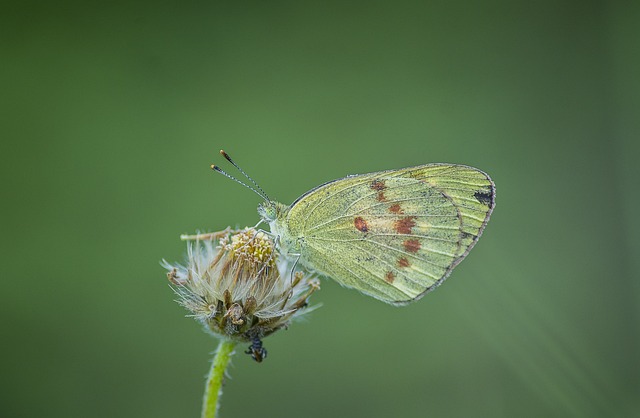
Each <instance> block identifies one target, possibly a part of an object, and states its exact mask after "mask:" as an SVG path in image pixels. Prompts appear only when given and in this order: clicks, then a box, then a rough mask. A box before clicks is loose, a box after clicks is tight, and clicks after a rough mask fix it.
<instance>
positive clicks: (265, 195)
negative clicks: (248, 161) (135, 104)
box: [220, 150, 271, 202]
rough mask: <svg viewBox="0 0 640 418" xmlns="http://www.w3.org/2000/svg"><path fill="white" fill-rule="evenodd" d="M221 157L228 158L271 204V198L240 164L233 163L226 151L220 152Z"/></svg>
mask: <svg viewBox="0 0 640 418" xmlns="http://www.w3.org/2000/svg"><path fill="white" fill-rule="evenodd" d="M220 155H222V156H223V157H224V158H226V160H227V161H229V162H230V163H231V165H233V166H234V167H235V168H237V169H238V171H240V172H241V173H242V174H243V175H244V176H245V177H246V178H248V179H249V181H250V182H251V183H253V185H254V186H256V188H257V189H258V190H260V192H261V193H260V194H261V195H262V197H263V198H264V199H265V200H266V201H267V202H271V199H269V196H267V194H266V193H265V192H264V190H262V187H260V185H259V184H258V183H256V181H255V180H254V179H252V178H251V176H249V175H248V174H247V173H245V172H244V170H243V169H241V168H240V166H239V165H238V164H236V163H235V162H233V160H232V159H231V157H229V154H227V153H226V152H224V150H220Z"/></svg>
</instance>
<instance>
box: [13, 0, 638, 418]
mask: <svg viewBox="0 0 640 418" xmlns="http://www.w3.org/2000/svg"><path fill="white" fill-rule="evenodd" d="M639 4H640V3H638V2H631V1H541V2H530V1H483V2H471V1H460V2H446V1H438V2H419V1H397V2H377V1H374V2H359V1H352V2H313V3H311V2H296V1H254V2H213V1H210V2H206V1H185V2H164V1H153V2H151V1H147V2H128V1H127V2H119V1H115V2H102V3H97V2H92V3H87V2H69V1H62V2H42V3H36V2H30V1H25V2H13V4H12V5H8V4H7V5H4V6H3V12H2V15H0V20H1V22H0V33H1V34H2V36H1V40H0V42H1V56H2V63H1V64H0V74H1V80H2V81H1V82H2V89H1V90H2V91H1V93H0V106H1V108H0V118H1V121H2V131H1V132H0V135H1V137H0V139H1V150H0V152H1V156H2V164H1V165H0V170H1V172H2V182H1V187H2V205H1V209H0V210H1V211H2V213H1V216H0V222H1V224H2V240H1V242H2V248H0V254H1V256H2V298H1V299H2V303H0V314H1V319H0V320H1V324H0V325H1V327H2V328H1V332H2V345H1V356H0V364H1V370H2V371H1V386H0V416H2V417H36V416H38V417H154V418H159V417H197V416H199V413H200V401H201V396H202V391H203V384H204V376H205V374H206V372H207V370H208V366H209V361H210V353H211V352H212V351H213V350H214V349H215V347H216V341H215V340H214V339H213V338H212V337H210V336H208V335H206V334H204V333H203V332H201V330H200V327H199V326H198V325H197V324H196V323H195V322H194V321H192V320H191V319H189V318H185V317H184V315H185V312H184V310H183V309H182V308H181V307H179V306H178V305H177V304H176V303H174V302H173V299H174V296H173V294H172V292H171V290H170V289H169V287H168V285H167V281H166V277H165V272H164V271H163V269H162V268H161V267H160V265H159V261H160V260H161V259H162V258H167V259H168V260H171V261H179V260H182V258H183V256H184V253H185V246H184V244H183V243H182V242H180V241H179V239H178V236H179V234H181V233H189V232H194V231H195V230H198V229H200V230H218V229H223V228H224V227H226V226H228V225H231V226H245V225H253V224H255V223H256V221H257V219H258V218H257V214H256V212H255V207H256V205H257V204H258V203H259V198H258V197H257V196H256V195H254V194H252V193H251V192H250V191H248V190H246V189H244V188H242V187H240V186H239V185H237V184H235V183H233V182H231V181H229V180H227V179H225V178H223V177H222V176H219V175H216V174H215V173H212V172H211V171H210V169H209V165H210V164H211V163H213V162H215V163H222V164H223V166H224V161H223V160H222V159H221V157H220V156H219V155H218V154H217V152H218V150H219V149H220V148H224V149H225V150H227V151H228V152H229V153H230V154H231V155H232V156H234V157H235V159H236V160H237V161H238V162H239V163H240V164H241V165H242V166H243V167H244V168H245V169H246V170H247V171H248V172H249V173H251V174H253V176H254V177H255V178H256V179H257V180H258V181H259V182H260V184H261V185H262V187H263V188H264V189H265V190H266V191H267V192H268V193H269V194H270V195H271V196H274V197H276V198H277V199H278V200H280V201H282V202H285V203H289V202H292V201H293V200H294V199H295V198H296V197H297V196H298V195H300V194H302V193H303V192H305V191H306V190H308V189H310V188H312V187H314V186H316V185H318V184H320V183H322V182H325V181H327V180H331V179H334V178H339V177H342V176H344V175H346V174H355V173H364V172H369V171H376V170H381V169H390V168H400V167H406V166H411V165H417V164H423V163H427V162H455V163H463V164H468V165H472V166H476V167H479V168H481V169H483V170H485V171H487V172H488V173H490V174H491V176H492V177H493V178H494V180H495V182H496V184H497V207H496V210H495V212H494V216H493V218H492V220H491V222H490V223H489V225H488V228H487V230H486V231H485V235H484V236H483V237H482V239H481V240H480V242H479V244H478V245H477V246H476V248H475V249H474V250H473V251H472V253H471V254H470V255H469V257H468V258H467V259H466V260H465V262H463V263H462V264H461V265H460V266H459V267H458V268H457V269H456V271H455V272H454V274H453V275H452V277H451V278H450V279H449V280H448V281H447V282H446V283H445V284H444V285H443V286H442V287H441V288H439V289H438V290H437V291H436V292H434V293H432V294H430V295H428V296H427V297H425V298H424V299H422V300H421V301H419V302H417V303H415V304H412V305H410V306H407V307H403V308H395V307H391V306H387V305H385V304H383V303H381V302H378V301H375V300H372V299H369V298H367V297H364V296H361V295H360V294H358V293H357V292H354V291H350V290H346V289H343V288H340V287H339V286H338V285H336V284H335V283H332V282H331V281H327V280H325V281H323V286H322V287H323V288H322V291H321V292H319V293H317V294H316V295H314V298H313V302H315V303H322V305H323V306H322V307H321V308H320V309H318V310H316V311H314V312H313V313H312V314H310V315H309V316H308V317H306V320H304V321H303V322H300V323H295V324H293V325H292V326H291V328H290V329H289V330H288V331H286V332H280V333H278V334H276V335H275V336H273V337H270V338H268V339H266V340H265V345H266V347H267V349H268V350H269V357H268V359H267V360H266V361H265V362H264V363H262V364H257V363H254V362H253V361H252V360H251V358H249V356H247V355H245V354H242V353H238V354H237V355H236V356H235V357H234V360H233V366H232V368H231V369H230V370H229V376H230V378H229V379H228V381H227V384H226V388H225V392H224V396H223V404H222V409H221V414H222V416H223V417H327V416H331V417H389V416H394V417H396V416H397V417H424V416H433V417H436V416H437V417H463V416H465V417H466V416H474V417H514V416H522V417H541V416H545V417H569V416H575V417H602V416H616V417H632V416H638V414H639V413H640V398H639V396H638V395H639V393H640V371H639V366H638V363H639V360H638V353H639V352H640V341H639V340H640V339H639V336H638V330H639V328H640V327H639V322H640V321H639V318H640V315H639V312H640V309H639V306H640V305H639V301H640V297H639V294H640V286H639V285H638V279H639V278H640V277H639V274H638V272H639V270H640V268H639V264H640V262H639V260H638V259H639V254H640V251H639V245H638V240H637V237H638V234H639V233H640V224H639V221H638V217H637V210H638V208H639V207H640V199H639V198H638V192H639V190H638V189H639V186H640V181H639V179H640V173H639V170H638V167H637V160H638V156H639V155H640V146H638V138H639V133H640V129H639V124H640V123H639V119H640V118H639V112H638V111H639V109H640V100H639V97H640V84H639V77H638V74H640V60H639V59H638V57H639V55H638V51H639V50H640V42H638V41H639V40H640V35H639V33H638V30H637V25H638V22H639V21H640V10H639ZM230 171H233V170H230ZM241 348H243V347H241Z"/></svg>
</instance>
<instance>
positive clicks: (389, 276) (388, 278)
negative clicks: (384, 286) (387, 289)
mask: <svg viewBox="0 0 640 418" xmlns="http://www.w3.org/2000/svg"><path fill="white" fill-rule="evenodd" d="M384 279H385V280H386V281H387V283H393V281H394V280H395V279H396V275H395V274H393V272H392V271H388V272H387V275H386V276H385V278H384Z"/></svg>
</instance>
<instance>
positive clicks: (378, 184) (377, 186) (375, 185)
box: [371, 179, 387, 192]
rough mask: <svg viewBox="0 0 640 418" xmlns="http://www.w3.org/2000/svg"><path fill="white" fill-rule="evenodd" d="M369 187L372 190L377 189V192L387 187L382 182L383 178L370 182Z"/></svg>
mask: <svg viewBox="0 0 640 418" xmlns="http://www.w3.org/2000/svg"><path fill="white" fill-rule="evenodd" d="M371 188H372V189H373V190H377V191H379V192H381V191H383V190H384V189H386V188H387V186H386V185H385V184H384V180H377V179H376V180H374V181H372V182H371Z"/></svg>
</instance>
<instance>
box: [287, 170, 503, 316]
mask: <svg viewBox="0 0 640 418" xmlns="http://www.w3.org/2000/svg"><path fill="white" fill-rule="evenodd" d="M493 204H494V187H493V183H492V182H491V180H490V179H489V177H488V176H487V175H486V174H484V173H483V172H481V171H479V170H476V169H474V168H471V167H466V166H460V165H447V164H431V165H425V166H419V167H414V168H408V169H402V170H392V171H384V172H379V173H371V174H364V175H359V176H351V177H347V178H344V179H341V180H337V181H334V182H331V183H328V184H326V185H323V186H321V187H319V188H317V189H314V190H312V191H311V192H309V193H307V194H306V195H304V196H302V197H301V198H300V199H298V200H297V201H296V202H295V203H294V205H293V206H292V207H291V208H290V210H289V213H288V216H287V224H288V228H289V231H290V233H291V235H292V236H294V237H299V238H301V246H302V248H301V251H300V252H301V261H302V262H303V263H304V264H305V265H307V266H308V267H311V268H313V269H315V270H317V271H319V272H320V273H323V274H325V275H327V276H329V277H331V278H333V279H335V280H336V281H338V282H339V283H341V284H343V285H345V286H348V287H352V288H355V289H357V290H360V291H362V292H363V293H366V294H369V295H371V296H373V297H376V298H378V299H381V300H383V301H385V302H389V303H404V302H408V301H411V300H414V299H416V298H418V297H419V296H421V295H422V294H424V293H425V292H426V291H428V290H429V289H432V288H434V287H435V286H436V285H437V284H439V283H440V282H441V281H442V280H443V279H444V278H445V277H446V276H447V275H448V274H449V272H450V271H451V269H452V268H453V267H454V266H455V265H456V264H457V263H458V262H459V261H460V260H461V259H462V258H463V257H464V256H465V255H466V254H467V253H468V251H469V250H470V248H471V247H472V246H473V244H474V243H475V241H476V239H477V237H478V236H479V235H480V234H481V232H482V229H483V228H484V225H485V224H486V222H487V220H488V217H489V215H490V213H491V210H492V208H493Z"/></svg>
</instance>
